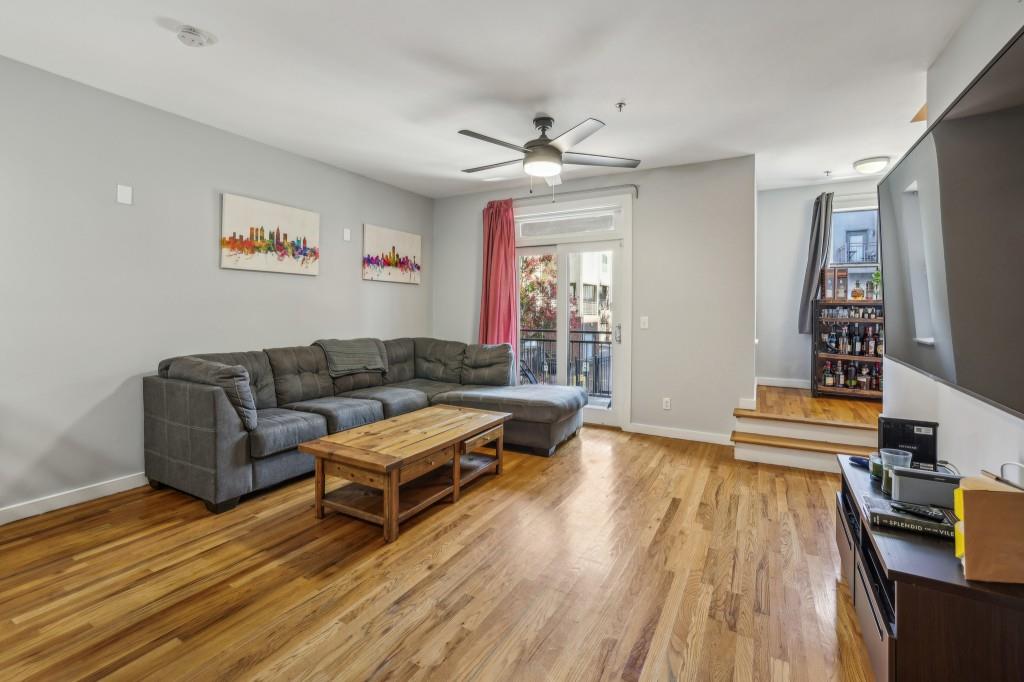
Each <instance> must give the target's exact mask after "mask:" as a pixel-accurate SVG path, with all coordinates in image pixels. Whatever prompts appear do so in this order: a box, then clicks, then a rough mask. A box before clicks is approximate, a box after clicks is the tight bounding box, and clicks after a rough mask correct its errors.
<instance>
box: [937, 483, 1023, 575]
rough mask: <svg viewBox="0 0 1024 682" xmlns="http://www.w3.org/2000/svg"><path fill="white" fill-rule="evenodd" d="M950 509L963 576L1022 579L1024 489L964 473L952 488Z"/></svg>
mask: <svg viewBox="0 0 1024 682" xmlns="http://www.w3.org/2000/svg"><path fill="white" fill-rule="evenodd" d="M953 509H954V513H955V514H956V515H957V517H959V518H960V523H959V524H957V525H958V526H959V528H958V534H959V535H960V537H959V538H957V545H958V546H957V550H958V552H959V553H962V554H963V556H962V557H961V561H962V562H963V567H964V577H965V578H967V579H968V580H987V581H990V582H999V583H1024V490H1020V489H1019V488H1014V487H1013V486H1011V485H1007V484H1005V483H1001V482H999V481H996V480H994V479H991V478H987V477H985V476H968V477H966V478H963V479H961V480H960V487H959V488H957V489H956V491H955V492H954V498H953ZM961 524H962V525H961Z"/></svg>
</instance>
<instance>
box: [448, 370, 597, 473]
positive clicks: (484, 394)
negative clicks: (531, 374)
mask: <svg viewBox="0 0 1024 682" xmlns="http://www.w3.org/2000/svg"><path fill="white" fill-rule="evenodd" d="M433 402H434V403H439V404H443V405H454V406H457V407H474V408H477V409H480V410H495V411H497V412H510V413H512V419H511V420H510V421H508V422H506V423H505V442H506V443H508V444H513V445H519V446H523V447H527V448H531V449H533V450H537V451H540V452H542V453H544V454H546V455H548V456H550V455H552V454H554V452H555V449H556V448H558V446H559V445H560V444H561V443H562V442H563V441H565V440H567V439H569V438H571V437H572V436H574V435H575V434H576V433H577V432H578V431H579V430H580V427H582V426H583V412H582V410H583V407H584V406H585V405H586V404H587V393H586V391H584V390H583V389H582V388H580V387H578V386H549V385H541V384H526V385H522V386H477V387H463V388H460V389H456V390H453V391H448V392H446V393H440V394H438V395H436V396H434V398H433Z"/></svg>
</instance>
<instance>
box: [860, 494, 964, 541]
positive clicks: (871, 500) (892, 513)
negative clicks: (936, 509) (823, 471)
mask: <svg viewBox="0 0 1024 682" xmlns="http://www.w3.org/2000/svg"><path fill="white" fill-rule="evenodd" d="M864 505H865V506H866V507H867V510H868V519H869V520H870V521H871V525H873V526H882V527H884V528H892V529H894V530H906V531H910V532H911V533H919V534H921V535H932V536H935V537H940V538H944V539H946V540H952V539H953V538H954V536H955V533H954V530H953V523H952V521H949V520H948V519H947V521H945V522H939V521H932V520H930V519H925V518H922V517H919V516H914V515H912V514H904V513H903V512H900V511H896V510H894V509H893V508H892V507H891V506H890V504H889V500H883V499H881V498H878V497H872V496H871V495H865V496H864Z"/></svg>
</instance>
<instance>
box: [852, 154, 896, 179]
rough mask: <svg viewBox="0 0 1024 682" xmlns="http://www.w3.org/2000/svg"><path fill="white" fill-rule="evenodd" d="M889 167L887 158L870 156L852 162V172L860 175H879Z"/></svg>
mask: <svg viewBox="0 0 1024 682" xmlns="http://www.w3.org/2000/svg"><path fill="white" fill-rule="evenodd" d="M888 165H889V157H888V156H870V157H868V158H866V159H858V160H857V161H854V162H853V170H855V171H857V172H858V173H860V174H862V175H874V174H875V173H881V172H882V171H883V170H885V168H886V166H888Z"/></svg>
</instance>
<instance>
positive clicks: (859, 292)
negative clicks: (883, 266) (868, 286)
mask: <svg viewBox="0 0 1024 682" xmlns="http://www.w3.org/2000/svg"><path fill="white" fill-rule="evenodd" d="M850 298H852V299H853V300H855V301H863V300H864V287H862V286H861V285H860V280H859V279H858V280H857V281H856V283H855V284H854V285H853V290H852V291H850Z"/></svg>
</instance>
